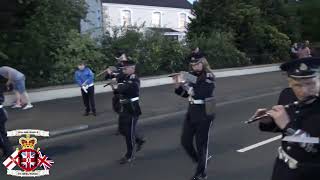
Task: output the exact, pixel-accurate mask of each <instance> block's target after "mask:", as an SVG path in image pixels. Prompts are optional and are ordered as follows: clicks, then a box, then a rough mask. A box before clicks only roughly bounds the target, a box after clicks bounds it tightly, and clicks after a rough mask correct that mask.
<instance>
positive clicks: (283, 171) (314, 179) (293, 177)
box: [272, 158, 320, 180]
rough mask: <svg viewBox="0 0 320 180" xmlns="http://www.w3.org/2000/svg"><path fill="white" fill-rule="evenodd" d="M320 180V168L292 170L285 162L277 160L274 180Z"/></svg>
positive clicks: (273, 175)
mask: <svg viewBox="0 0 320 180" xmlns="http://www.w3.org/2000/svg"><path fill="white" fill-rule="evenodd" d="M286 179H288V180H319V179H320V166H311V167H308V166H303V164H302V165H301V167H298V168H297V169H290V168H289V166H288V165H287V164H286V163H284V162H283V160H280V159H278V158H277V159H276V161H275V164H274V167H273V173H272V180H286Z"/></svg>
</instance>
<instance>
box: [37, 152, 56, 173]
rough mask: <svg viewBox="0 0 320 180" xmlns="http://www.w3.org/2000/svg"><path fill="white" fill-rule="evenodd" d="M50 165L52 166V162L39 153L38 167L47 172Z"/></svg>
mask: <svg viewBox="0 0 320 180" xmlns="http://www.w3.org/2000/svg"><path fill="white" fill-rule="evenodd" d="M52 164H54V162H53V161H52V160H48V157H47V156H46V155H42V153H41V152H40V151H39V157H38V166H41V167H43V169H44V170H48V169H50V168H51V167H52Z"/></svg>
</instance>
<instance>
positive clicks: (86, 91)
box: [81, 85, 89, 93]
mask: <svg viewBox="0 0 320 180" xmlns="http://www.w3.org/2000/svg"><path fill="white" fill-rule="evenodd" d="M81 88H82V90H83V91H84V92H85V93H88V88H89V86H88V85H83V86H82V87H81Z"/></svg>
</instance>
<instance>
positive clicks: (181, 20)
mask: <svg viewBox="0 0 320 180" xmlns="http://www.w3.org/2000/svg"><path fill="white" fill-rule="evenodd" d="M186 27H187V14H185V13H180V14H179V28H181V29H184V28H186Z"/></svg>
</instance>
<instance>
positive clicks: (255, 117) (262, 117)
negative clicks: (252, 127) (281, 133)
mask: <svg viewBox="0 0 320 180" xmlns="http://www.w3.org/2000/svg"><path fill="white" fill-rule="evenodd" d="M317 98H318V96H309V97H307V98H305V99H304V100H301V101H294V102H293V103H290V104H287V105H284V107H285V109H288V108H290V107H296V106H303V105H305V104H306V103H308V102H310V101H313V100H316V99H317ZM262 119H270V120H272V117H271V116H270V115H269V114H268V113H265V114H263V115H260V116H256V115H253V116H252V117H251V118H250V119H249V120H247V121H245V122H244V123H246V124H251V123H254V122H256V121H259V120H262Z"/></svg>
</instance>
